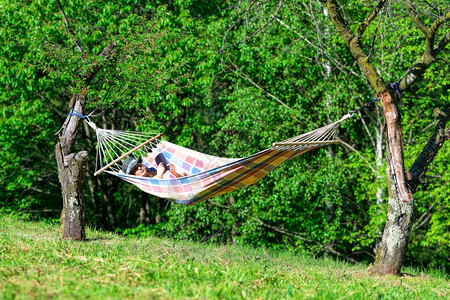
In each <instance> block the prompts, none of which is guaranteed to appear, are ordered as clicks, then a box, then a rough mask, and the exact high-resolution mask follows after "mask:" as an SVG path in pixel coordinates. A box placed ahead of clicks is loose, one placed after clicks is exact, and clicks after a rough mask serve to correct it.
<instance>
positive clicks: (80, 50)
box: [56, 0, 83, 54]
mask: <svg viewBox="0 0 450 300" xmlns="http://www.w3.org/2000/svg"><path fill="white" fill-rule="evenodd" d="M56 3H57V4H58V7H59V11H60V12H61V15H62V17H63V20H64V23H65V24H66V27H67V31H68V32H69V34H70V35H71V36H72V40H73V42H74V43H75V46H76V47H77V49H78V51H79V52H80V53H81V54H83V49H82V48H81V46H80V44H79V43H78V41H77V39H76V37H75V32H74V31H73V30H72V27H70V24H69V21H68V20H67V18H66V14H65V13H64V8H63V7H62V5H61V2H60V1H59V0H56Z"/></svg>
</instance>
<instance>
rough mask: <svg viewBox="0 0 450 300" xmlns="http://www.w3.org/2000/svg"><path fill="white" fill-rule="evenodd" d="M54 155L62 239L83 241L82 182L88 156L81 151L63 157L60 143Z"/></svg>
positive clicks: (84, 235) (84, 234)
mask: <svg viewBox="0 0 450 300" xmlns="http://www.w3.org/2000/svg"><path fill="white" fill-rule="evenodd" d="M55 153H56V162H57V164H58V176H59V181H60V182H61V191H62V196H63V210H62V213H61V223H62V224H61V225H62V228H61V230H62V238H63V239H69V238H70V239H74V240H84V239H85V238H86V233H85V230H84V209H85V205H84V198H83V182H84V172H85V169H86V166H87V161H88V154H87V152H86V151H81V152H79V153H77V154H74V153H72V154H70V155H67V156H64V152H63V150H62V147H61V145H60V143H58V144H57V145H56V150H55Z"/></svg>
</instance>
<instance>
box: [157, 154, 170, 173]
mask: <svg viewBox="0 0 450 300" xmlns="http://www.w3.org/2000/svg"><path fill="white" fill-rule="evenodd" d="M155 162H156V165H157V166H159V164H160V163H163V164H164V166H165V167H166V170H169V167H168V164H169V162H168V161H167V159H166V157H165V156H164V154H162V153H158V154H157V155H156V156H155Z"/></svg>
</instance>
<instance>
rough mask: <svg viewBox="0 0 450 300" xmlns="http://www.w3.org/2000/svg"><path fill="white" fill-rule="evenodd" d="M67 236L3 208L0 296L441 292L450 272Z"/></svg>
mask: <svg viewBox="0 0 450 300" xmlns="http://www.w3.org/2000/svg"><path fill="white" fill-rule="evenodd" d="M87 235H88V237H89V240H88V241H86V242H73V241H62V240H61V239H60V238H59V236H60V235H59V228H58V226H57V225H49V224H45V223H31V222H30V223H27V222H23V221H19V220H17V219H15V218H12V217H5V216H0V299H4V298H6V299H10V298H14V297H17V298H30V297H35V298H36V297H37V298H93V299H103V298H110V299H123V298H138V299H149V298H150V299H151V298H158V299H159V298H163V299H167V298H169V299H173V298H182V299H186V298H201V299H204V298H208V299H211V298H216V299H219V298H220V299H222V298H232V299H239V298H251V299H255V298H268V299H285V298H292V299H303V298H319V299H323V298H325V299H327V298H328V299H336V298H345V299H347V298H349V299H359V298H364V299H367V298H376V297H378V298H386V299H392V298H400V299H401V298H405V299H406V298H408V299H411V298H416V299H424V298H441V297H444V298H445V297H450V291H449V289H450V286H449V278H448V275H446V274H444V273H443V272H441V271H435V270H434V271H433V270H431V271H428V272H427V273H426V274H423V273H420V274H418V272H417V271H416V270H412V269H407V270H406V272H408V273H410V274H411V275H408V276H403V277H393V276H387V277H383V278H380V277H371V276H369V275H368V272H367V266H365V265H352V264H347V263H343V262H338V261H335V260H331V259H313V258H310V257H306V256H299V255H295V254H292V253H289V252H275V251H268V250H265V249H252V248H249V247H242V246H240V247H238V246H214V245H207V244H198V243H192V242H185V241H173V240H169V239H160V238H141V239H139V238H135V237H122V236H118V235H114V234H110V233H104V232H99V231H88V233H87Z"/></svg>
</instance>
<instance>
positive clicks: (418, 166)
mask: <svg viewBox="0 0 450 300" xmlns="http://www.w3.org/2000/svg"><path fill="white" fill-rule="evenodd" d="M434 116H435V118H436V121H435V131H434V133H433V135H432V136H431V138H430V140H429V141H428V143H427V144H426V145H425V147H424V148H423V150H422V152H421V153H420V154H419V156H418V157H417V159H416V160H415V162H414V164H413V165H412V167H411V169H410V170H409V177H410V178H409V181H408V183H409V185H410V186H411V190H412V192H413V193H415V192H416V190H417V187H418V185H419V184H420V183H421V180H422V178H423V176H424V175H425V172H426V171H427V169H428V165H429V164H430V163H431V162H432V161H433V159H434V158H435V156H436V155H437V153H438V152H439V150H440V149H441V148H442V145H443V144H444V142H445V141H446V140H448V139H449V132H450V130H448V129H447V130H445V125H446V124H447V122H448V120H449V118H450V107H447V108H446V109H444V110H441V109H439V108H436V109H435V110H434Z"/></svg>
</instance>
